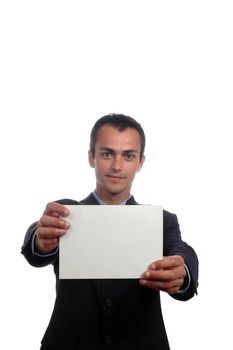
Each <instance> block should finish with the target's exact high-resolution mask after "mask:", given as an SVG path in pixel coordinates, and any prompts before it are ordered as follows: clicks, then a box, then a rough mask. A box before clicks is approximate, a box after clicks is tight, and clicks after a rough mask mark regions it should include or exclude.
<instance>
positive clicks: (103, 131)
mask: <svg viewBox="0 0 233 350" xmlns="http://www.w3.org/2000/svg"><path fill="white" fill-rule="evenodd" d="M108 139H109V140H113V141H114V140H118V139H119V140H121V141H124V142H137V141H139V142H140V135H139V133H138V131H137V130H136V129H134V128H130V127H129V128H126V129H124V130H119V129H117V128H116V127H114V126H112V125H110V124H106V125H103V126H101V127H100V129H99V131H98V133H97V141H102V140H108Z"/></svg>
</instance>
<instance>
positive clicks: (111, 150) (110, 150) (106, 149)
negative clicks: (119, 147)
mask: <svg viewBox="0 0 233 350" xmlns="http://www.w3.org/2000/svg"><path fill="white" fill-rule="evenodd" d="M100 151H107V152H112V153H113V152H115V151H114V150H113V149H112V148H108V147H100Z"/></svg>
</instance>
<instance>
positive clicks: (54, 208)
mask: <svg viewBox="0 0 233 350" xmlns="http://www.w3.org/2000/svg"><path fill="white" fill-rule="evenodd" d="M69 214H70V212H69V210H68V209H67V208H66V207H65V206H64V205H62V204H59V203H56V202H49V203H48V204H47V205H46V208H45V211H44V215H53V216H54V215H57V216H63V217H66V216H68V215H69Z"/></svg>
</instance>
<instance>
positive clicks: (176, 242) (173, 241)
mask: <svg viewBox="0 0 233 350" xmlns="http://www.w3.org/2000/svg"><path fill="white" fill-rule="evenodd" d="M163 225H164V256H172V255H180V256H182V257H183V259H184V262H185V265H186V266H187V268H188V270H189V273H190V277H191V280H190V285H189V288H188V289H187V290H186V291H185V292H184V293H181V294H175V295H172V297H173V298H175V299H177V300H183V301H185V300H188V299H190V298H192V297H193V296H194V294H195V293H196V294H197V287H198V258H197V255H196V253H195V251H194V249H193V248H192V247H190V246H189V245H188V244H187V243H185V242H184V241H183V240H182V238H181V232H180V228H179V223H178V220H177V216H176V215H175V214H171V213H169V212H167V211H164V216H163ZM185 283H187V278H185V281H184V284H185Z"/></svg>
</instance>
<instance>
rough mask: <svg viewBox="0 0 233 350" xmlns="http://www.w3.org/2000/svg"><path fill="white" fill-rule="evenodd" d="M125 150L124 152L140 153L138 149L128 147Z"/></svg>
mask: <svg viewBox="0 0 233 350" xmlns="http://www.w3.org/2000/svg"><path fill="white" fill-rule="evenodd" d="M123 152H124V153H139V152H138V151H137V150H136V149H126V150H124V151H123Z"/></svg>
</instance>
